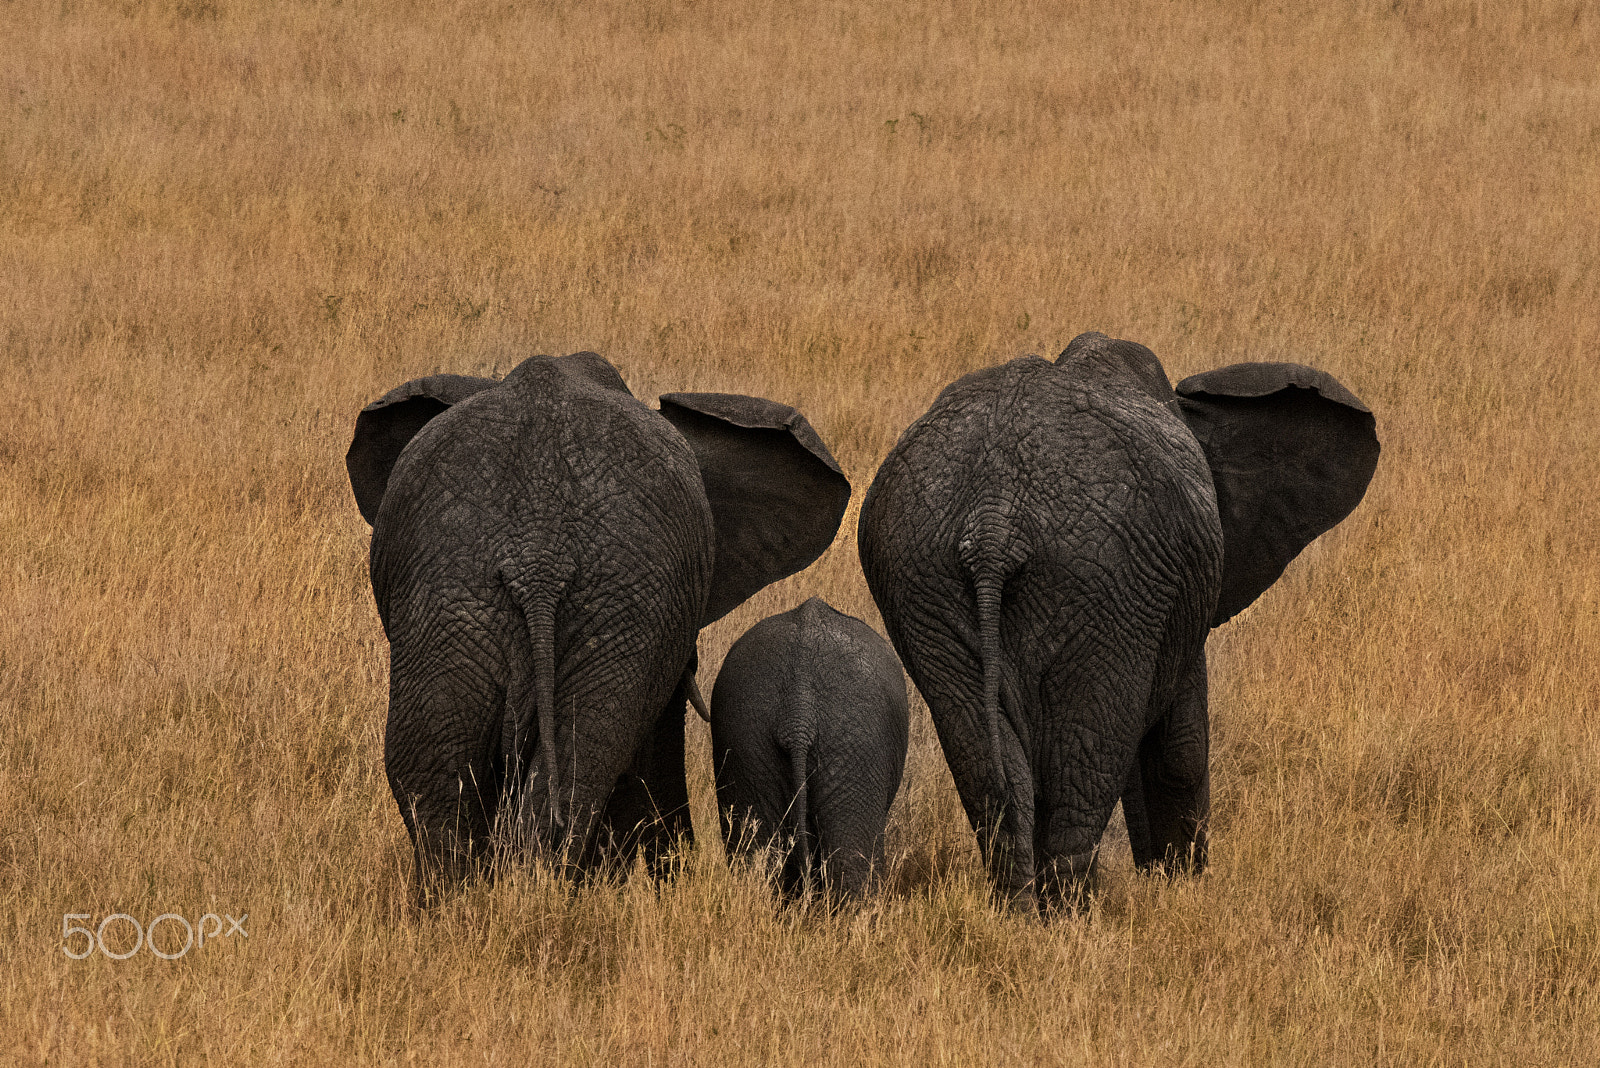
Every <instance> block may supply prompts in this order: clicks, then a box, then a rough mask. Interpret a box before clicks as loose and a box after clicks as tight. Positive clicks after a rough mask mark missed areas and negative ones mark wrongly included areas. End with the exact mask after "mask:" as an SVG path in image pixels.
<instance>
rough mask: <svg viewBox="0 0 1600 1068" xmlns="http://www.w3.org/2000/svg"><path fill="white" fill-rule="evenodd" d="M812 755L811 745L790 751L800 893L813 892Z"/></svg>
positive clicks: (795, 846) (792, 810)
mask: <svg viewBox="0 0 1600 1068" xmlns="http://www.w3.org/2000/svg"><path fill="white" fill-rule="evenodd" d="M810 755H811V747H810V746H809V745H802V746H796V747H795V748H794V749H792V750H790V751H789V767H790V774H791V775H792V776H793V777H794V782H795V792H794V804H793V805H792V806H791V807H790V814H791V818H792V820H793V826H794V848H795V852H796V853H797V854H799V857H800V893H801V894H802V895H805V896H809V895H810V894H811V798H810V791H809V789H808V788H807V786H806V764H807V763H808V762H809V761H808V760H807V758H808V757H809V756H810Z"/></svg>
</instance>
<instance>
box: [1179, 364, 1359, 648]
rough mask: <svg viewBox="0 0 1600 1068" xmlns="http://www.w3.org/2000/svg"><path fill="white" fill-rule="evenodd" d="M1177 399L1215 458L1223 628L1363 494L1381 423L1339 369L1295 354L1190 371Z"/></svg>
mask: <svg viewBox="0 0 1600 1068" xmlns="http://www.w3.org/2000/svg"><path fill="white" fill-rule="evenodd" d="M1178 406H1179V409H1180V410H1181V411H1182V413H1183V418H1184V420H1185V422H1187V423H1188V424H1189V429H1190V430H1191V431H1192V432H1193V433H1194V436H1195V437H1196V438H1197V439H1198V440H1199V442H1200V448H1201V449H1202V450H1203V451H1204V452H1205V455H1206V461H1207V463H1208V464H1209V465H1210V467H1211V480H1212V482H1213V483H1214V485H1215V486H1216V491H1217V511H1218V513H1219V514H1220V516H1221V518H1222V540H1223V549H1222V554H1223V555H1222V595H1221V597H1220V598H1218V601H1217V610H1216V613H1215V615H1213V616H1212V618H1211V625H1212V626H1213V627H1216V626H1220V625H1221V624H1223V623H1226V622H1227V621H1228V620H1229V619H1232V618H1233V617H1234V616H1235V615H1237V614H1238V613H1239V612H1240V611H1242V610H1243V609H1244V608H1245V607H1246V606H1247V605H1249V604H1250V603H1251V602H1252V601H1254V600H1255V599H1256V598H1257V597H1259V596H1261V594H1262V592H1263V591H1265V590H1266V588H1267V587H1268V586H1270V585H1272V584H1273V583H1274V582H1276V581H1277V580H1278V576H1280V575H1282V574H1283V569H1284V568H1286V567H1288V566H1289V561H1290V560H1293V559H1294V558H1295V556H1297V555H1298V554H1299V552H1300V550H1301V549H1304V548H1305V547H1306V546H1307V545H1309V544H1311V541H1312V539H1314V538H1316V537H1317V535H1319V534H1321V533H1323V532H1324V531H1326V530H1329V529H1331V528H1332V527H1333V526H1335V525H1336V524H1337V523H1338V522H1339V521H1340V520H1342V519H1343V518H1344V517H1345V516H1347V515H1349V514H1350V513H1351V512H1352V511H1353V510H1354V509H1355V506H1356V505H1357V504H1359V503H1360V502H1361V498H1362V495H1364V494H1365V493H1366V491H1367V483H1368V482H1370V481H1371V480H1372V473H1373V471H1374V470H1376V468H1377V466H1378V434H1377V422H1376V420H1375V419H1374V418H1373V416H1372V412H1371V410H1370V409H1368V408H1367V406H1366V405H1365V404H1362V403H1361V401H1360V400H1359V399H1357V397H1356V396H1355V394H1353V393H1351V392H1350V391H1349V390H1347V389H1345V388H1344V386H1342V385H1340V384H1339V382H1338V380H1336V379H1335V378H1334V377H1333V376H1332V375H1329V374H1325V373H1323V372H1322V371H1317V370H1314V369H1312V368H1310V367H1304V366H1301V365H1300V364H1297V363H1236V364H1233V365H1232V366H1229V367H1223V368H1219V369H1218V370H1215V371H1207V372H1206V373H1205V374H1198V375H1194V376H1192V377H1189V378H1185V379H1184V380H1183V381H1182V382H1179V383H1178Z"/></svg>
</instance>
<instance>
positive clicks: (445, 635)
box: [346, 352, 850, 893]
mask: <svg viewBox="0 0 1600 1068" xmlns="http://www.w3.org/2000/svg"><path fill="white" fill-rule="evenodd" d="M346 464H347V466H348V468H349V472H350V485H351V488H352V489H353V490H354V491H355V497H356V503H357V505H358V506H359V507H360V509H361V514H362V515H363V516H364V517H365V518H366V519H367V520H368V522H370V523H371V524H372V549H371V558H370V566H371V575H372V590H373V595H374V597H375V598H376V600H377V605H378V614H379V616H380V618H381V619H382V620H383V627H384V633H385V634H386V635H387V636H388V638H389V656H390V661H389V717H388V725H387V729H386V732H385V736H384V766H385V769H386V770H387V772H388V776H389V785H390V787H391V788H392V790H393V791H394V796H395V800H396V802H397V803H398V804H399V806H400V812H401V816H402V817H403V818H404V820H405V824H406V829H407V830H408V831H409V832H410V834H411V839H412V843H413V845H414V847H415V849H416V858H417V871H418V875H419V883H420V886H421V887H422V889H423V891H424V893H427V892H428V891H430V890H432V889H434V888H435V887H436V886H438V885H440V881H441V880H442V881H443V882H444V883H446V884H448V883H451V882H455V881H458V880H460V879H461V878H463V877H465V876H467V875H468V874H470V873H471V872H472V871H473V870H474V869H475V868H476V867H478V866H479V865H480V864H481V862H482V861H483V860H484V858H485V856H486V855H487V851H488V849H489V847H490V844H491V841H492V840H493V837H492V832H494V831H495V830H496V829H497V828H498V829H506V828H507V827H508V826H509V828H510V829H511V830H512V831H513V832H514V834H515V835H516V836H517V837H518V838H520V839H521V840H524V841H529V842H533V843H536V844H538V845H539V846H541V847H542V848H544V849H546V850H549V851H550V852H551V853H552V855H555V856H558V857H563V858H566V859H568V860H570V861H572V862H575V863H577V864H578V865H579V866H580V867H582V868H584V869H588V868H589V867H591V866H592V865H593V863H594V862H595V860H596V858H597V856H599V855H600V854H601V853H602V851H603V850H604V849H605V847H607V846H612V847H615V848H616V850H617V853H620V859H621V860H622V861H623V862H624V863H626V862H627V861H628V860H629V859H630V858H631V857H632V856H633V855H634V853H635V851H637V850H638V849H640V848H643V849H644V850H645V852H646V856H647V858H648V859H649V860H650V862H651V864H652V867H656V866H658V865H659V863H660V861H661V859H662V857H663V855H664V851H665V849H666V847H667V846H668V845H670V844H671V842H672V841H673V840H674V839H675V838H677V837H678V836H680V835H681V836H684V837H688V836H689V835H691V833H692V828H691V826H690V823H689V817H688V808H687V804H688V793H687V789H686V786H685V782H684V766H683V716H684V703H685V700H686V698H687V697H688V696H689V695H691V694H693V695H694V696H696V697H698V694H697V692H696V691H695V688H694V674H693V673H694V662H695V639H696V635H697V634H698V632H699V629H700V628H701V627H702V626H704V625H706V624H707V623H710V622H712V621H713V620H716V619H718V618H720V617H722V616H723V615H725V614H726V613H727V612H729V611H730V610H732V609H733V608H734V607H736V606H737V605H738V604H739V603H740V602H742V601H743V600H745V598H747V597H749V596H750V595H751V594H753V593H755V592H756V591H757V590H759V589H760V588H761V587H763V586H765V585H767V584H768V583H770V582H773V581H775V580H777V579H780V578H782V577H784V576H786V575H789V574H792V573H794V572H796V571H799V570H800V569H802V568H804V567H805V566H807V565H808V564H810V563H811V561H813V560H815V559H816V558H817V557H818V556H819V555H820V554H821V553H822V552H823V550H824V549H826V548H827V547H828V545H829V543H830V542H831V541H832V540H833V536H834V534H835V532H836V531H837V530H838V526H839V521H840V519H841V517H842V516H843V514H844V509H845V505H846V503H847V502H848V500H849V496H850V485H849V483H848V482H847V481H846V479H845V477H844V475H843V474H842V473H841V472H840V470H839V466H838V464H837V463H835V462H834V459H833V457H832V456H831V455H830V454H829V452H828V449H827V447H826V446H825V445H824V444H823V443H822V441H821V439H820V438H818V437H817V435H816V432H815V431H813V430H812V428H811V426H810V424H808V423H807V422H806V420H805V417H804V416H803V415H801V414H800V413H799V412H797V411H795V410H794V409H793V408H790V407H788V406H786V405H783V404H777V403H775V402H773V401H768V400H762V399H759V398H756V397H745V396H738V395H734V394H721V393H675V394H668V395H666V396H664V397H662V398H661V408H660V410H659V411H653V410H651V409H649V408H647V407H646V406H645V405H643V404H641V403H640V402H639V401H638V400H636V399H634V397H633V395H632V394H631V393H630V392H629V391H628V388H627V386H626V385H625V384H624V383H623V381H622V377H621V375H619V374H618V373H617V371H616V369H615V368H614V367H612V366H611V364H610V363H608V362H607V361H606V360H604V359H603V358H602V357H600V356H598V355H596V354H595V353H592V352H580V353H576V354H574V355H571V356H566V357H562V358H560V359H552V358H551V357H548V356H535V357H532V358H531V359H528V360H525V361H524V362H523V363H521V364H520V365H518V366H517V367H516V368H515V369H514V370H513V371H512V372H511V373H510V374H509V375H507V376H506V377H505V379H504V380H503V381H495V380H493V379H485V378H468V377H464V376H460V375H431V376H429V377H426V378H419V379H416V380H413V381H411V382H407V383H405V384H404V385H402V386H400V387H399V388H397V389H395V390H393V391H392V392H390V393H388V394H386V395H384V396H383V397H381V398H379V399H378V400H376V401H374V402H373V403H372V404H369V405H368V406H367V407H366V408H364V409H363V410H362V411H361V413H360V415H359V416H358V417H357V419H356V426H355V437H354V440H353V441H352V442H351V445H350V451H349V454H348V456H347V457H346ZM507 816H510V817H512V819H511V820H510V821H509V823H508V821H506V820H505V819H503V817H507ZM617 853H613V854H611V855H617Z"/></svg>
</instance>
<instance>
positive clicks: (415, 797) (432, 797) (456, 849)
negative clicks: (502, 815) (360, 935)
mask: <svg viewBox="0 0 1600 1068" xmlns="http://www.w3.org/2000/svg"><path fill="white" fill-rule="evenodd" d="M453 785H454V786H455V787H456V790H455V796H454V797H443V796H438V794H439V791H436V790H430V791H427V792H426V793H420V794H418V793H410V792H408V791H406V790H405V789H404V787H403V786H402V785H401V784H399V783H397V782H395V781H394V780H393V779H391V786H392V787H393V788H394V793H395V800H396V801H397V802H398V803H399V805H400V814H401V816H402V817H403V818H404V820H405V824H406V830H408V831H410V832H411V845H412V849H413V852H414V855H415V858H416V874H417V881H416V889H417V895H418V903H419V904H421V905H424V906H427V905H432V904H437V903H438V902H439V901H440V900H442V899H443V898H444V897H446V896H448V895H449V894H450V893H451V892H453V891H454V890H456V889H457V888H459V887H460V886H462V885H463V884H465V883H467V882H471V881H473V880H475V879H477V878H479V877H481V876H484V875H488V874H490V873H491V872H490V868H491V865H490V859H491V855H492V844H493V835H492V824H493V820H494V812H495V804H494V801H495V796H494V795H495V794H496V793H497V792H498V790H499V784H498V783H479V782H477V781H476V777H475V776H474V775H472V772H471V768H468V769H467V774H466V775H464V776H460V777H458V778H457V779H456V781H455V782H454V784H453ZM485 794H487V796H485Z"/></svg>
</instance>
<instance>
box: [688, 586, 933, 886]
mask: <svg viewBox="0 0 1600 1068" xmlns="http://www.w3.org/2000/svg"><path fill="white" fill-rule="evenodd" d="M909 730H910V718H909V712H908V710H907V705H906V680H905V675H904V673H903V672H902V671H901V670H900V661H898V660H896V659H895V655H894V650H892V649H890V648H889V643H888V642H886V641H884V640H883V638H881V637H880V636H879V635H878V633H877V631H875V630H873V629H872V628H871V627H869V626H867V625H866V624H865V623H863V622H861V620H859V619H856V618H855V617H853V616H847V615H845V614H844V613H842V612H839V611H836V610H835V609H834V608H832V607H831V606H830V605H828V604H827V603H826V602H824V601H821V600H819V599H818V598H815V597H813V598H811V599H810V600H809V601H807V602H806V603H805V604H802V605H801V606H800V607H798V608H795V609H791V610H790V611H788V612H784V613H783V614H781V615H776V616H769V617H768V618H766V619H763V620H762V621H761V622H759V623H757V624H756V625H755V626H753V627H751V628H750V629H749V630H748V631H746V632H745V633H744V635H743V636H742V637H740V639H739V640H738V641H737V642H735V643H734V644H733V648H732V649H730V650H728V655H727V658H726V659H725V660H723V662H722V670H721V671H719V672H718V673H717V684H716V687H715V688H714V689H713V690H712V694H711V751H712V760H713V764H714V766H715V768H716V774H717V807H718V808H719V809H720V810H721V812H722V835H723V841H725V842H726V843H727V846H728V853H729V856H730V858H731V857H732V856H734V855H738V854H747V855H748V854H751V853H754V852H757V851H760V850H762V849H764V848H766V847H768V846H771V845H776V846H777V847H778V848H779V849H780V850H781V851H782V852H783V854H784V865H783V869H782V871H781V873H780V885H781V886H782V888H783V890H784V892H785V893H786V894H789V895H794V894H797V893H805V892H809V890H810V889H811V887H812V885H813V884H814V883H815V882H816V881H817V878H818V876H819V875H820V876H821V877H822V880H821V881H822V885H823V886H824V888H825V889H826V890H827V891H828V892H829V895H830V896H834V897H839V898H859V897H860V896H861V894H862V893H863V892H864V891H865V889H866V886H867V881H868V879H869V877H870V876H871V874H872V872H873V871H874V870H881V868H882V866H883V829H884V825H885V824H886V823H887V822H888V819H889V805H890V804H891V803H892V802H893V801H894V795H895V791H896V790H898V789H899V788H900V775H901V773H902V771H903V770H904V768H905V763H906V742H907V738H908V735H909Z"/></svg>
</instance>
